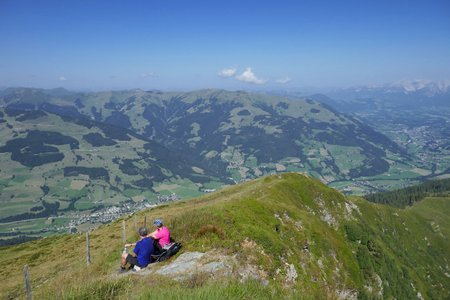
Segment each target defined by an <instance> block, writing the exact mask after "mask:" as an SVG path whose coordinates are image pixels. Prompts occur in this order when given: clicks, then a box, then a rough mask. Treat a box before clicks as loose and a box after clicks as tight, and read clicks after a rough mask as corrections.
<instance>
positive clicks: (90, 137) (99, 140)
mask: <svg viewBox="0 0 450 300" xmlns="http://www.w3.org/2000/svg"><path fill="white" fill-rule="evenodd" d="M83 139H84V140H85V141H86V142H88V143H89V144H91V145H92V146H94V147H101V146H112V145H115V144H117V143H116V142H115V141H114V140H112V139H107V138H105V137H104V136H103V135H101V134H100V133H88V134H86V135H83Z"/></svg>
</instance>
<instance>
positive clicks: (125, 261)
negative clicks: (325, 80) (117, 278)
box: [120, 253, 129, 269]
mask: <svg viewBox="0 0 450 300" xmlns="http://www.w3.org/2000/svg"><path fill="white" fill-rule="evenodd" d="M128 255H129V254H128V253H122V257H121V260H120V266H121V267H122V269H125V266H126V265H127V256H128Z"/></svg>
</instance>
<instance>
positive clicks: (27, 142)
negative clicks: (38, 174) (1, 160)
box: [0, 130, 78, 168]
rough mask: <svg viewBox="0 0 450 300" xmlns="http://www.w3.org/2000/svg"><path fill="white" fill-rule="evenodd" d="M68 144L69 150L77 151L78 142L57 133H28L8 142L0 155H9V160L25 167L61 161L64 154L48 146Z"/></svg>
mask: <svg viewBox="0 0 450 300" xmlns="http://www.w3.org/2000/svg"><path fill="white" fill-rule="evenodd" d="M65 144H69V145H70V148H71V149H72V150H73V149H78V141H77V140H76V139H74V138H72V137H69V136H65V135H63V134H61V133H58V132H50V131H39V130H32V131H29V132H28V134H27V136H26V137H25V138H17V139H13V140H9V141H7V142H6V145H5V146H3V147H0V153H6V152H10V153H11V159H12V160H14V161H17V162H19V163H21V164H22V165H24V166H27V167H31V168H32V167H36V166H40V165H43V164H48V163H52V162H57V161H61V160H62V159H64V154H63V153H61V152H59V150H58V148H56V147H53V146H49V145H65Z"/></svg>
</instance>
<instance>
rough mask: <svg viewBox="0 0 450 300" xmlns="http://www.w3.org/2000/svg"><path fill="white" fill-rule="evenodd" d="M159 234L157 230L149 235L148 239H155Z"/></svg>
mask: <svg viewBox="0 0 450 300" xmlns="http://www.w3.org/2000/svg"><path fill="white" fill-rule="evenodd" d="M157 232H158V230H155V231H153V232H152V233H149V234H147V237H151V238H152V239H154V238H155V235H156V233H157Z"/></svg>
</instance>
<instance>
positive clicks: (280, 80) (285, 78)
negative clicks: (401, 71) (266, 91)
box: [275, 76, 292, 84]
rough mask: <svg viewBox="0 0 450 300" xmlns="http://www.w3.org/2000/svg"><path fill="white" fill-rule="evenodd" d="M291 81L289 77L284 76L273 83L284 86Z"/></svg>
mask: <svg viewBox="0 0 450 300" xmlns="http://www.w3.org/2000/svg"><path fill="white" fill-rule="evenodd" d="M291 80H292V79H291V78H290V77H289V76H286V77H283V78H280V79H277V80H275V81H276V82H277V83H281V84H286V83H288V82H290V81H291Z"/></svg>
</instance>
